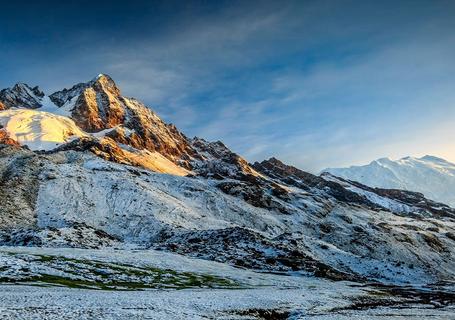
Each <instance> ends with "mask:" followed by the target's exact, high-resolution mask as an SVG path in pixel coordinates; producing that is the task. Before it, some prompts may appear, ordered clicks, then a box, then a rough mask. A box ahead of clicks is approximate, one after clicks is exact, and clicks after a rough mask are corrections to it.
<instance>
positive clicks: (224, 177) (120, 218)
mask: <svg viewBox="0 0 455 320" xmlns="http://www.w3.org/2000/svg"><path fill="white" fill-rule="evenodd" d="M0 106H1V108H2V110H1V111H0V126H1V127H0V182H1V183H0V203H1V204H2V205H1V206H0V244H4V245H14V246H17V245H27V246H53V247H78V248H100V247H106V246H107V247H117V248H122V247H123V246H127V247H130V248H131V247H134V248H138V249H144V248H155V249H159V250H166V251H172V252H176V253H179V254H182V255H187V256H192V257H199V258H203V259H209V260H215V261H219V262H224V263H229V264H232V265H235V266H240V267H244V268H251V269H261V270H264V271H279V272H291V271H293V272H295V271H299V272H302V273H305V274H312V275H316V276H322V277H327V278H331V279H348V280H357V281H364V280H369V281H379V282H383V283H393V284H434V283H441V282H443V281H449V280H451V279H453V277H454V276H455V273H454V272H455V271H454V270H455V250H454V248H455V246H454V245H455V210H454V209H452V208H451V207H449V206H447V205H445V204H442V203H437V202H435V201H431V200H428V199H426V198H425V197H424V196H423V195H422V194H419V193H415V192H409V191H404V190H388V189H380V188H372V187H369V186H366V185H363V184H361V183H357V182H353V181H350V180H347V179H343V178H340V177H337V176H336V175H332V174H328V173H325V174H322V175H320V176H316V175H313V174H310V173H307V172H304V171H302V170H300V169H298V168H295V167H292V166H289V165H286V164H285V163H283V162H281V161H280V160H278V159H276V158H271V159H269V160H264V161H262V162H257V163H255V164H250V163H248V161H246V160H245V159H244V158H242V157H241V156H240V155H238V154H236V153H234V152H232V151H231V150H230V149H229V148H228V147H227V146H226V145H224V144H223V143H222V142H220V141H218V142H208V141H206V140H204V139H202V138H197V137H196V138H192V139H189V138H187V137H186V136H185V135H184V134H183V133H181V132H180V131H179V130H178V129H177V128H176V127H175V126H173V125H170V124H166V123H165V122H163V121H162V120H161V119H160V118H159V117H158V116H157V115H156V114H155V113H154V112H153V111H152V110H151V109H150V108H148V107H146V106H145V105H144V104H142V103H141V102H139V101H138V100H135V99H132V98H128V97H124V96H123V95H122V94H121V90H120V89H119V88H118V86H117V85H116V84H115V82H114V81H113V80H112V79H111V78H110V77H109V76H106V75H100V76H98V77H96V78H95V79H93V80H91V81H89V82H86V83H80V84H77V85H75V86H73V87H71V88H70V89H63V90H61V91H58V92H55V93H53V94H50V95H46V94H44V93H42V92H41V91H39V89H38V88H31V87H29V86H27V85H16V86H14V87H13V88H11V89H5V90H2V91H1V94H0ZM0 272H1V271H0Z"/></svg>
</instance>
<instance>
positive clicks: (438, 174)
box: [323, 155, 455, 206]
mask: <svg viewBox="0 0 455 320" xmlns="http://www.w3.org/2000/svg"><path fill="white" fill-rule="evenodd" d="M323 172H329V173H331V174H333V175H335V176H339V177H341V178H345V179H349V180H353V181H358V182H361V183H363V184H366V185H368V186H371V187H379V188H393V189H404V190H410V191H417V192H421V193H423V194H424V195H425V196H426V197H428V198H430V199H433V200H436V201H439V202H443V203H447V204H449V205H451V206H455V192H454V191H453V190H455V164H453V163H450V162H448V161H447V160H444V159H442V158H439V157H435V156H431V155H426V156H423V157H420V158H418V157H411V156H408V157H404V158H401V159H398V160H391V159H389V158H381V159H378V160H374V161H372V162H371V163H370V164H368V165H364V166H351V167H349V168H328V169H325V170H323Z"/></svg>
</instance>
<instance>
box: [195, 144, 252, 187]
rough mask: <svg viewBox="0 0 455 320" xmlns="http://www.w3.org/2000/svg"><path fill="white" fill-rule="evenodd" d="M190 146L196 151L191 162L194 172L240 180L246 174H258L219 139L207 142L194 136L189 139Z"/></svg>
mask: <svg viewBox="0 0 455 320" xmlns="http://www.w3.org/2000/svg"><path fill="white" fill-rule="evenodd" d="M191 146H192V147H193V148H194V150H195V151H196V154H195V155H194V160H193V161H192V163H191V164H192V167H193V169H194V170H195V172H197V173H198V174H199V175H201V176H204V177H211V178H215V179H223V178H236V179H240V180H244V179H245V177H247V176H258V173H257V172H256V171H255V170H254V169H253V168H252V167H251V166H250V165H249V164H248V162H247V161H246V160H245V159H244V158H242V157H241V156H239V155H238V154H236V153H234V152H232V151H231V150H230V149H229V148H228V147H226V145H225V144H224V143H222V142H221V141H216V142H208V141H206V140H204V139H202V138H198V137H195V138H193V139H192V140H191Z"/></svg>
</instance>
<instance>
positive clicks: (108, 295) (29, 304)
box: [0, 247, 455, 319]
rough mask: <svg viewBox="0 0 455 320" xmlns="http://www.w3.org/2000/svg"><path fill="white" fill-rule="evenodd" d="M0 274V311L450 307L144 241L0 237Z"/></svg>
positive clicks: (366, 313) (54, 314) (276, 314)
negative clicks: (3, 240)
mask: <svg viewBox="0 0 455 320" xmlns="http://www.w3.org/2000/svg"><path fill="white" fill-rule="evenodd" d="M0 282H1V284H0V318H1V319H416V318H417V319H453V318H454V317H455V307H454V305H453V302H454V299H453V294H452V293H450V292H446V293H445V294H435V293H433V294H424V293H422V292H419V291H411V290H407V291H406V290H402V291H399V292H398V293H397V291H396V290H390V289H385V288H378V287H374V286H366V285H361V284H356V283H352V282H345V281H338V282H334V281H329V280H324V279H320V278H315V277H308V276H304V275H300V274H291V275H289V274H288V275H280V274H270V273H259V272H253V271H251V270H244V269H239V268H233V267H231V266H228V265H226V264H221V263H217V262H211V261H205V260H200V259H192V258H187V257H183V256H180V255H177V254H171V253H166V252H160V251H154V250H114V249H101V250H87V249H62V248H59V249H56V248H31V247H0ZM452 292H453V291H452Z"/></svg>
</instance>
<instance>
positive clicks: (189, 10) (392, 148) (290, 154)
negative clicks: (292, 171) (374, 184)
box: [0, 0, 455, 172]
mask: <svg viewBox="0 0 455 320" xmlns="http://www.w3.org/2000/svg"><path fill="white" fill-rule="evenodd" d="M68 2H69V1H68ZM453 17H455V2H453V1H345V0H340V1H193V2H186V3H185V2H181V1H176V2H172V1H162V2H153V1H134V0H131V1H128V2H127V3H126V4H125V3H123V4H120V3H119V2H117V1H96V2H93V1H78V2H77V4H70V3H67V2H66V1H40V2H39V3H38V1H29V3H28V4H21V5H19V4H17V3H14V2H12V1H8V2H5V3H2V15H1V19H0V87H1V88H3V87H9V86H11V85H13V84H14V83H16V82H19V81H20V82H26V83H29V84H30V85H38V84H39V85H40V86H41V87H42V89H44V90H45V91H46V92H53V91H55V90H59V89H61V88H63V87H69V86H71V85H72V84H74V83H77V82H82V81H87V80H89V79H91V78H93V77H94V76H96V75H97V74H99V73H107V74H109V75H111V76H112V77H113V78H114V80H116V82H117V83H118V84H119V86H120V87H121V89H122V90H123V93H124V94H125V95H127V96H133V97H136V98H138V99H140V100H142V101H144V102H145V103H146V104H147V105H149V106H150V107H152V108H153V109H154V110H156V112H157V113H158V114H159V115H160V116H162V117H163V118H164V119H165V120H166V121H168V122H172V123H175V124H176V125H177V126H178V127H179V128H180V129H181V130H182V131H183V132H184V133H186V134H187V135H188V136H195V135H197V136H201V137H204V138H207V139H209V140H222V141H224V142H225V143H226V144H227V145H228V146H229V147H231V148H232V149H233V150H234V151H236V152H238V153H240V154H242V155H244V156H245V157H246V158H247V159H248V160H249V161H255V160H261V159H264V158H268V157H271V156H276V157H278V158H280V159H282V160H284V161H285V162H288V163H291V164H294V165H296V166H298V167H300V168H302V169H306V170H309V171H312V172H317V171H318V170H321V169H323V168H325V167H334V166H346V165H351V164H362V163H366V162H369V161H370V160H373V159H375V158H379V157H384V156H388V157H391V158H399V157H403V156H407V155H414V156H421V155H425V154H433V155H437V156H442V157H444V158H446V159H448V160H451V161H454V162H455V148H454V144H455V142H454V137H455V125H454V124H455V76H454V75H455V59H454V57H455V19H454V18H453Z"/></svg>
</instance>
